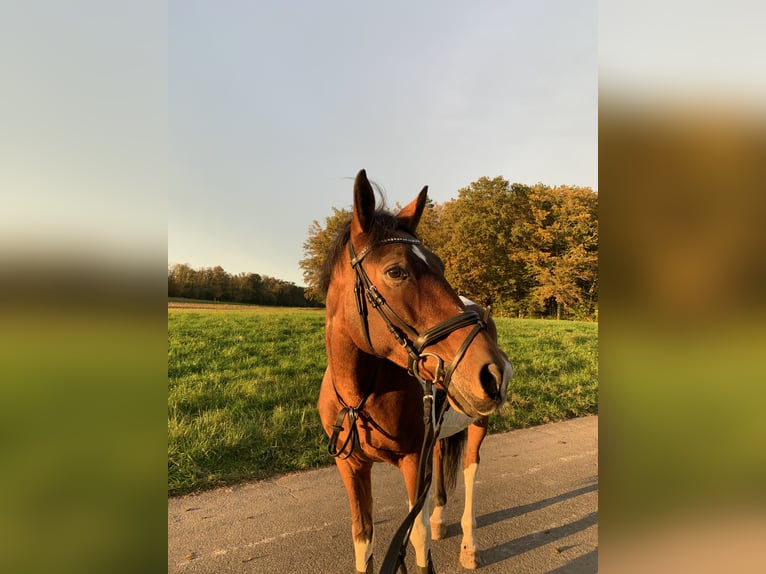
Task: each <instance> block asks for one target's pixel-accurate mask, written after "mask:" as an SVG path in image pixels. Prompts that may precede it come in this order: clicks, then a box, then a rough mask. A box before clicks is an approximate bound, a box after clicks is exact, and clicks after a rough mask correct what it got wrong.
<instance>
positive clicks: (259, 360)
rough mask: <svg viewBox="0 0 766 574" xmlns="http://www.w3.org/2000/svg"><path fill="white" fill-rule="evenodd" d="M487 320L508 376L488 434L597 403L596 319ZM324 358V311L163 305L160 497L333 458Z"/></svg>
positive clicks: (592, 409)
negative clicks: (326, 422) (164, 480)
mask: <svg viewBox="0 0 766 574" xmlns="http://www.w3.org/2000/svg"><path fill="white" fill-rule="evenodd" d="M496 322H497V326H498V338H499V341H500V346H501V347H502V348H503V350H504V351H505V352H506V353H507V354H508V356H509V357H510V359H511V362H512V364H513V367H514V376H513V379H512V380H511V384H510V389H509V393H508V402H507V403H506V404H505V405H504V406H503V407H502V408H501V409H500V411H499V412H498V413H496V414H494V415H492V417H491V423H490V432H502V431H506V430H510V429H514V428H521V427H526V426H531V425H537V424H543V423H546V422H550V421H555V420H561V419H565V418H570V417H576V416H582V415H586V414H592V413H597V412H598V324H597V323H586V322H575V321H549V320H522V319H503V318H498V319H496ZM325 364H326V359H325V353H324V311H323V310H315V309H312V310H305V309H290V308H261V307H248V306H242V307H240V308H235V309H231V308H223V309H192V308H169V309H168V492H169V494H181V493H185V492H191V491H195V490H201V489H205V488H210V487H214V486H220V485H224V484H231V483H234V482H237V481H241V480H251V479H259V478H265V477H268V476H273V475H276V474H280V473H284V472H289V471H296V470H305V469H309V468H315V467H318V466H324V465H329V464H332V459H331V458H330V456H329V455H328V454H327V451H326V446H327V437H326V435H325V434H324V431H323V430H322V427H321V424H320V422H319V416H318V414H317V411H316V400H317V396H318V393H319V386H320V383H321V380H322V374H323V373H324V368H325ZM413 384H415V382H414V380H413Z"/></svg>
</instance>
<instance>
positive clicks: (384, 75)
mask: <svg viewBox="0 0 766 574" xmlns="http://www.w3.org/2000/svg"><path fill="white" fill-rule="evenodd" d="M168 25H169V28H168V30H169V37H168V40H169V53H168V80H169V81H168V94H169V96H168V97H169V106H168V115H169V134H168V140H169V152H168V159H169V198H168V199H169V200H168V263H169V264H172V263H188V264H190V265H191V266H193V267H202V266H205V267H209V266H214V265H221V266H222V267H223V268H224V269H226V270H227V271H228V272H230V273H239V272H245V271H247V272H255V273H261V274H266V275H271V276H273V277H277V278H280V279H285V280H288V281H292V282H295V283H296V284H298V285H302V284H303V279H302V274H301V270H300V268H299V266H298V262H299V261H300V259H301V258H302V257H303V250H302V245H303V242H304V241H305V240H306V237H307V231H308V228H309V226H310V225H311V222H312V221H313V220H315V219H317V220H319V221H324V218H325V217H326V216H327V215H329V214H330V213H331V212H332V207H338V208H343V207H349V206H350V205H351V201H352V197H351V194H352V178H353V176H354V175H355V174H356V172H357V171H358V170H359V169H361V168H365V169H366V170H367V173H368V175H369V177H370V178H371V179H372V180H374V181H376V182H377V183H378V184H379V185H381V186H382V187H383V189H384V190H385V192H386V196H387V199H388V201H389V203H390V204H394V203H396V202H397V201H398V202H400V203H406V202H408V201H409V200H411V199H412V198H413V197H414V196H415V194H416V193H417V192H418V191H419V190H420V188H422V186H423V185H428V186H429V195H430V196H431V198H432V199H433V200H435V201H437V202H443V201H446V200H449V199H451V198H454V197H456V196H457V191H458V189H460V188H461V187H464V186H466V185H468V184H469V183H470V182H472V181H475V180H476V179H478V178H479V177H482V176H488V177H494V176H497V175H502V176H503V177H505V178H506V179H508V180H510V181H512V182H522V183H529V184H532V183H536V182H542V183H545V184H547V185H560V184H572V185H582V186H589V187H592V188H593V189H597V188H598V180H597V177H598V173H597V90H598V85H597V83H598V82H597V67H598V56H597V8H596V2H594V1H588V2H570V1H566V0H560V1H543V2H509V1H503V2H471V3H468V2H386V3H374V4H373V3H361V2H335V1H333V2H300V3H298V2H249V1H240V2H235V1H226V2H204V1H188V0H184V1H175V2H171V3H170V8H169V13H168Z"/></svg>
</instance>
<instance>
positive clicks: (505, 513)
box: [445, 477, 598, 538]
mask: <svg viewBox="0 0 766 574" xmlns="http://www.w3.org/2000/svg"><path fill="white" fill-rule="evenodd" d="M587 482H590V483H591V484H588V485H587V486H583V487H582V488H576V489H574V490H570V491H569V492H564V493H562V494H558V495H556V496H552V497H550V498H546V499H544V500H538V501H537V502H531V503H529V504H522V505H521V506H515V507H513V508H506V509H504V510H498V511H495V512H490V513H489V514H483V515H481V516H477V517H476V527H477V528H482V527H485V526H489V525H491V524H495V523H497V522H502V521H504V520H508V519H509V518H516V517H518V516H522V515H524V514H527V513H528V512H534V511H535V510H540V509H542V508H545V507H546V506H550V505H551V504H556V503H558V502H563V501H565V500H568V499H570V498H575V497H577V496H581V495H583V494H587V493H589V492H593V491H596V490H598V479H597V477H593V478H592V479H589V480H588V481H587ZM458 535H462V530H461V527H460V523H459V522H453V523H452V524H448V525H447V534H446V536H445V538H450V537H451V536H458Z"/></svg>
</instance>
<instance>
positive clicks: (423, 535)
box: [409, 493, 431, 567]
mask: <svg viewBox="0 0 766 574" xmlns="http://www.w3.org/2000/svg"><path fill="white" fill-rule="evenodd" d="M429 495H430V493H429V494H427V495H426V501H425V503H424V504H423V508H422V509H421V510H420V514H418V515H417V516H416V517H415V522H414V523H413V524H412V533H411V534H410V542H411V543H412V547H413V548H414V549H415V564H417V565H418V566H421V567H423V566H426V565H427V560H428V546H429V543H430V540H431V523H430V522H429V521H428V498H429ZM409 508H410V510H412V505H411V504H410V505H409Z"/></svg>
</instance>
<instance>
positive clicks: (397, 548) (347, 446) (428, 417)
mask: <svg viewBox="0 0 766 574" xmlns="http://www.w3.org/2000/svg"><path fill="white" fill-rule="evenodd" d="M389 243H404V244H409V245H420V244H421V243H420V241H419V240H418V239H415V238H414V237H400V236H394V237H389V238H387V239H383V240H382V241H379V242H377V243H374V244H370V245H368V246H367V247H365V248H364V249H363V250H362V251H361V252H360V253H359V255H357V254H356V253H355V251H354V246H353V245H352V242H351V240H350V239H349V242H348V251H349V258H350V262H351V267H352V268H353V269H354V272H355V274H356V277H355V280H354V295H355V299H356V309H357V312H358V314H359V318H360V321H361V325H362V332H363V333H364V338H365V342H366V343H367V347H368V348H369V350H370V353H371V354H372V355H376V353H375V348H374V347H373V345H372V340H371V338H370V329H369V325H368V322H367V315H368V312H367V305H368V304H369V305H370V306H371V307H372V308H373V309H375V310H376V311H377V312H378V314H379V315H380V317H381V318H382V319H383V322H384V323H385V324H386V326H387V327H388V330H389V332H390V333H391V335H392V336H393V337H394V339H396V341H397V342H398V343H399V344H400V345H401V346H402V348H404V350H405V351H406V352H407V355H408V357H409V358H408V363H407V370H408V372H409V373H410V375H412V376H414V377H415V378H416V379H417V380H418V381H419V382H420V383H421V385H422V386H423V424H424V425H425V434H424V437H423V445H422V448H421V453H420V464H419V466H418V478H417V488H416V492H417V493H419V494H418V498H417V500H416V501H415V504H414V505H413V506H412V509H411V510H410V512H409V513H408V514H407V517H406V518H405V519H404V521H403V522H402V524H401V526H400V527H399V529H398V530H397V531H396V534H395V535H394V537H393V539H392V540H391V544H390V545H389V548H388V551H387V552H386V557H385V559H384V561H383V565H382V567H381V570H380V574H388V573H393V572H394V571H395V570H396V569H397V568H398V567H402V568H403V567H404V557H405V554H406V551H407V550H406V549H407V542H408V541H409V537H410V532H411V530H412V525H413V523H414V521H415V517H416V516H417V515H418V514H419V513H420V511H421V510H422V508H423V505H424V504H425V501H426V496H427V495H428V491H429V488H430V486H431V477H432V474H433V469H432V467H433V447H434V445H435V443H436V440H437V437H438V436H439V430H440V429H441V423H442V418H443V417H444V413H445V412H446V410H447V408H448V407H449V401H448V400H447V399H446V397H445V398H444V402H443V404H442V405H441V408H439V413H438V416H436V413H435V411H434V385H435V384H438V383H440V384H441V385H442V387H443V388H444V389H445V391H446V392H447V394H449V383H450V380H451V379H452V375H453V373H454V372H455V369H456V368H457V366H458V364H459V363H460V361H461V360H462V359H463V356H464V355H465V353H466V351H467V350H468V347H469V346H470V344H471V342H472V341H473V340H474V339H475V338H476V335H478V334H479V332H480V331H481V330H483V329H486V328H487V321H488V319H489V317H488V313H487V315H486V316H485V317H481V316H480V315H479V314H478V313H476V312H475V311H463V312H461V313H458V314H457V315H455V316H453V317H451V318H449V319H447V320H445V321H442V322H441V323H438V324H436V325H435V326H433V327H431V328H429V329H426V330H425V331H424V332H423V333H418V332H417V331H416V330H415V329H414V328H413V327H412V326H410V325H408V324H407V322H406V321H404V320H403V319H402V318H401V317H400V316H399V315H398V314H397V313H396V311H394V310H393V309H392V308H391V306H390V305H389V304H388V303H387V302H386V300H385V299H384V298H383V296H382V295H381V294H380V292H379V291H378V289H377V288H376V287H375V285H374V284H373V283H372V281H371V280H370V277H369V275H367V272H366V271H365V270H364V267H363V266H362V260H363V259H364V258H365V257H366V256H367V255H368V254H369V253H370V252H371V251H372V250H373V249H374V248H375V247H377V246H379V245H385V244H389ZM470 325H473V326H474V327H473V329H472V330H471V331H470V333H469V334H468V336H467V337H466V338H465V340H464V341H463V343H462V344H461V345H460V347H459V348H458V351H457V353H455V356H454V357H453V359H452V362H451V363H450V364H449V365H448V366H447V368H446V369H445V368H444V360H443V359H442V358H441V357H439V356H438V355H436V354H435V353H429V352H424V349H426V348H427V347H428V346H429V345H433V344H434V343H437V342H439V341H441V340H442V339H444V338H445V337H447V336H448V335H450V334H451V333H452V332H454V331H457V330H458V329H462V328H464V327H468V326H470ZM427 357H431V358H432V359H434V360H435V361H436V368H435V369H434V375H433V378H432V379H431V380H429V379H427V378H426V377H425V376H423V375H422V374H421V372H420V365H421V362H422V361H423V359H425V358H427ZM334 386H335V385H333V388H334ZM371 391H372V389H369V390H368V391H367V392H366V393H365V395H364V397H363V398H362V400H361V401H360V402H359V404H358V405H357V406H356V407H350V406H348V405H347V404H346V403H345V402H344V401H343V400H342V399H341V397H340V395H339V394H338V390H337V389H335V394H336V396H337V398H338V401H339V403H340V404H341V406H342V409H341V411H340V413H338V418H337V419H336V421H335V424H334V425H333V427H332V428H333V433H332V436H331V437H330V441H329V444H328V452H329V453H330V455H332V456H333V457H337V458H340V459H341V460H344V459H346V458H348V457H350V456H351V455H352V454H353V453H354V451H358V452H361V447H360V445H359V431H358V429H357V424H356V421H357V419H358V418H359V412H360V411H361V410H362V409H363V407H364V404H365V402H366V401H367V398H368V397H369V396H370V393H371ZM346 418H348V421H349V434H348V436H347V437H346V440H345V441H344V442H343V444H342V445H341V447H340V449H338V448H337V441H338V437H339V435H340V432H341V431H342V430H343V421H344V419H346ZM427 563H428V568H429V572H433V563H432V562H431V555H430V553H429V555H428V562H427Z"/></svg>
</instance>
